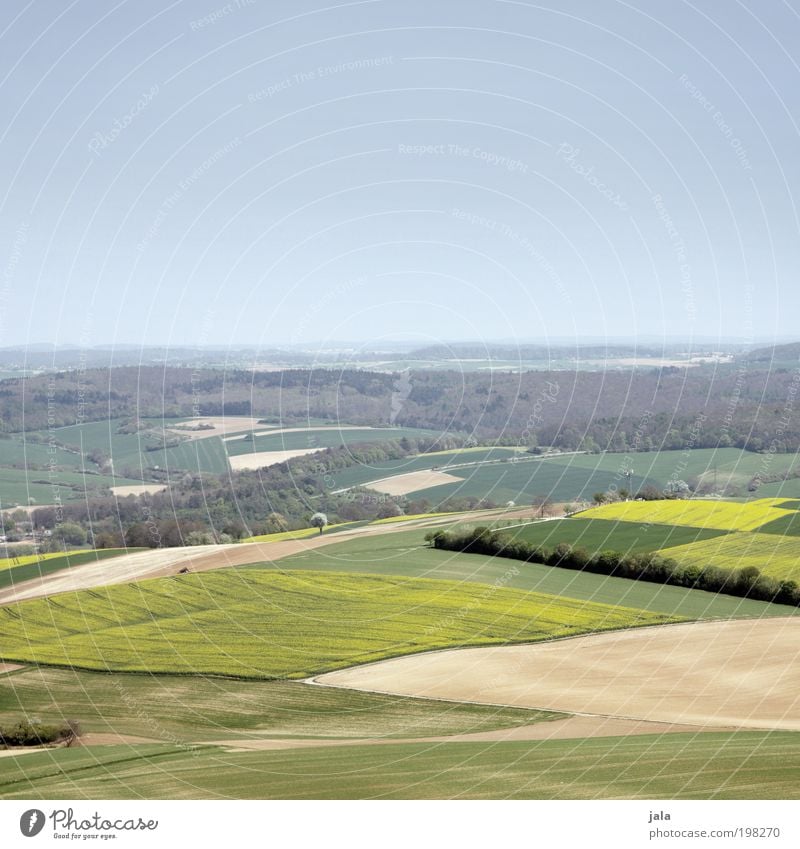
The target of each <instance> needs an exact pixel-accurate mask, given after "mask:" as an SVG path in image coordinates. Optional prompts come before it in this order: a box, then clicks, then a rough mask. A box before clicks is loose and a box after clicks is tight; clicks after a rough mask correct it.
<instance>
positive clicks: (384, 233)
mask: <svg viewBox="0 0 800 849" xmlns="http://www.w3.org/2000/svg"><path fill="white" fill-rule="evenodd" d="M3 8H4V12H5V14H4V16H3V22H2V24H0V32H2V35H1V36H0V99H1V102H2V109H3V116H4V120H3V121H2V124H0V127H1V130H2V132H1V134H0V153H1V154H2V161H3V165H4V167H3V168H2V171H0V222H1V227H0V264H2V268H3V274H2V277H0V346H7V345H15V344H22V343H26V342H41V341H50V342H57V343H67V342H76V343H78V344H81V345H86V346H91V345H101V344H106V343H114V342H118V343H135V344H159V345H187V344H188V345H198V346H199V345H211V344H214V345H219V344H222V345H229V344H241V343H252V344H260V345H264V346H270V345H274V344H287V343H294V344H307V343H311V342H320V341H321V342H323V343H324V341H325V340H326V339H336V340H339V339H353V340H357V341H359V342H361V343H363V344H376V343H380V341H381V340H385V339H397V338H403V339H416V340H419V342H420V343H421V344H429V343H433V342H437V341H439V340H453V339H463V338H468V339H484V340H490V339H493V338H504V339H508V338H520V339H526V340H536V341H540V342H547V341H548V340H549V339H552V338H555V337H572V336H592V337H598V336H603V335H608V336H636V335H647V336H651V337H652V336H656V337H666V338H668V337H670V336H676V335H679V336H687V335H692V334H695V335H697V336H703V337H708V336H720V337H732V336H736V337H741V338H743V339H744V340H747V339H748V338H759V339H762V338H764V337H771V336H784V337H785V336H787V335H792V334H793V333H794V332H795V323H796V316H797V313H798V309H800V287H799V286H798V285H797V269H798V255H799V254H800V239H798V220H799V218H798V215H799V213H798V210H797V208H796V206H795V201H794V197H793V196H794V195H795V194H796V193H797V192H796V190H797V188H798V167H800V166H798V157H797V155H796V151H797V149H798V124H797V121H799V120H800V117H798V116H800V109H798V92H799V91H800V85H798V82H799V81H800V75H799V74H798V71H799V69H800V68H799V64H798V63H800V51H798V50H797V48H796V45H797V44H798V43H800V4H799V3H797V2H784V3H781V2H775V3H768V4H764V3H756V2H753V0H748V2H742V3H739V2H733V1H732V2H726V3H722V2H719V1H718V0H716V2H710V0H706V2H699V3H693V4H690V3H684V2H678V0H676V2H671V3H659V2H655V0H653V2H641V0H638V2H632V3H622V2H614V0H594V2H584V0H580V1H579V0H573V1H572V2H571V1H570V0H566V2H559V3H551V4H547V3H544V4H534V3H529V2H490V0H483V2H469V0H466V2H431V0H427V2H415V0H404V2H394V0H391V1H388V0H387V2H383V0H370V1H369V2H351V3H343V4H337V3H335V2H332V0H330V2H328V3H322V2H302V0H301V2H266V0H238V2H237V0H232V2H230V3H228V4H225V3H220V2H218V0H208V2H198V1H197V0H191V1H190V2H175V3H172V4H164V3H162V2H151V0H137V2H133V0H129V2H120V3H117V4H113V3H106V2H100V1H99V0H94V1H93V2H86V0H84V1H83V2H80V1H79V2H73V3H67V2H65V3H63V4H52V3H46V2H43V0H34V2H29V3H25V2H20V0H6V2H5V3H4V6H3Z"/></svg>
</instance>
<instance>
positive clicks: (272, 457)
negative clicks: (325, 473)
mask: <svg viewBox="0 0 800 849" xmlns="http://www.w3.org/2000/svg"><path fill="white" fill-rule="evenodd" d="M319 450H320V449H319V448H293V449H289V450H287V451H254V452H253V453H252V454H235V455H233V456H229V457H228V462H229V463H230V465H231V468H232V469H233V470H234V471H235V472H242V471H247V470H248V469H263V468H264V467H265V466H274V465H276V464H277V463H285V462H286V461H287V460H291V459H292V458H293V457H304V456H305V455H306V454H313V453H315V452H316V451H319Z"/></svg>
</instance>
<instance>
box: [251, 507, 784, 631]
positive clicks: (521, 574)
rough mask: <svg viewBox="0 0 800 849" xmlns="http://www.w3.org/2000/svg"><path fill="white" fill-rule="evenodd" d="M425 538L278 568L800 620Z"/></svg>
mask: <svg viewBox="0 0 800 849" xmlns="http://www.w3.org/2000/svg"><path fill="white" fill-rule="evenodd" d="M565 521H574V520H565ZM550 524H554V525H555V524H558V523H557V522H552V523H550ZM425 533H426V529H424V528H423V529H416V530H404V531H400V532H398V533H394V534H391V535H388V534H387V535H381V536H379V537H371V538H369V539H366V538H364V539H357V538H351V539H349V540H343V541H341V542H339V543H337V544H336V545H335V546H329V547H327V548H321V549H316V550H309V551H305V552H302V553H299V554H292V555H289V556H287V557H284V558H281V561H280V564H279V565H280V568H281V569H282V570H284V571H289V570H294V569H309V570H314V571H326V572H331V573H336V572H365V573H376V574H378V573H379V574H383V575H403V576H409V577H418V578H445V579H448V580H460V581H472V582H478V583H483V584H490V585H494V584H496V583H497V582H498V581H501V582H503V583H504V585H505V586H507V587H509V588H514V589H520V590H526V591H531V590H532V591H535V592H540V593H547V594H549V595H557V596H566V597H569V598H575V599H585V600H587V601H596V602H602V603H604V604H611V605H621V606H623V607H633V608H636V609H640V610H650V611H652V612H655V613H662V614H665V615H668V616H675V617H680V618H682V619H693V620H694V619H734V618H736V619H738V618H761V617H763V616H792V615H800V608H793V607H789V606H787V605H779V604H772V603H769V602H764V601H755V600H754V599H749V598H739V597H737V596H727V595H720V594H718V593H712V592H708V591H705V590H700V589H696V588H688V587H677V586H671V585H668V584H655V583H649V582H645V581H636V580H632V579H630V578H621V577H611V576H608V575H600V574H596V573H593V572H579V571H575V570H571V569H558V568H555V567H553V566H546V565H544V564H542V563H532V562H528V563H523V562H522V561H511V560H508V559H505V558H500V557H493V556H491V555H485V554H462V553H457V552H451V551H444V550H441V549H436V548H431V547H430V546H429V544H428V543H426V542H425V538H424V537H425ZM512 563H514V564H515V565H516V567H517V571H516V573H515V572H513V571H512V570H510V569H509V566H510V564H512ZM242 568H244V569H254V570H260V569H266V570H272V569H274V568H275V563H270V562H263V561H262V562H260V563H259V562H256V563H253V564H249V565H248V566H244V567H242Z"/></svg>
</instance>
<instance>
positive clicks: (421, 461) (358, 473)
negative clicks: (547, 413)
mask: <svg viewBox="0 0 800 849" xmlns="http://www.w3.org/2000/svg"><path fill="white" fill-rule="evenodd" d="M531 456H532V455H527V454H525V452H524V451H522V450H521V449H518V448H465V449H463V450H461V451H458V450H456V451H434V452H431V453H428V454H418V455H416V456H414V457H403V458H401V459H399V460H383V461H382V462H380V463H376V464H375V465H370V466H364V465H358V466H351V467H350V468H347V469H337V470H336V471H335V472H333V476H334V477H335V478H336V484H335V487H334V488H337V489H339V488H341V489H344V488H347V487H351V486H362V485H363V484H366V483H369V482H370V481H374V480H379V479H380V478H386V477H389V476H390V475H404V474H406V473H407V472H419V471H426V470H428V469H434V468H435V469H437V470H438V471H440V472H448V473H450V474H455V469H453V468H452V467H453V466H465V465H467V464H470V465H475V464H478V463H483V462H497V463H498V464H499V463H500V461H503V460H510V459H511V458H512V457H523V458H530V457H531ZM462 471H463V470H462Z"/></svg>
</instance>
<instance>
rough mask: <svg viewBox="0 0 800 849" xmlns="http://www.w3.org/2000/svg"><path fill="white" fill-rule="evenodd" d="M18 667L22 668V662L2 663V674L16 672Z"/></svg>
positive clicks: (0, 664) (0, 666)
mask: <svg viewBox="0 0 800 849" xmlns="http://www.w3.org/2000/svg"><path fill="white" fill-rule="evenodd" d="M17 669H22V664H21V663H0V675H5V674H6V673H8V672H16V670H17Z"/></svg>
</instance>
